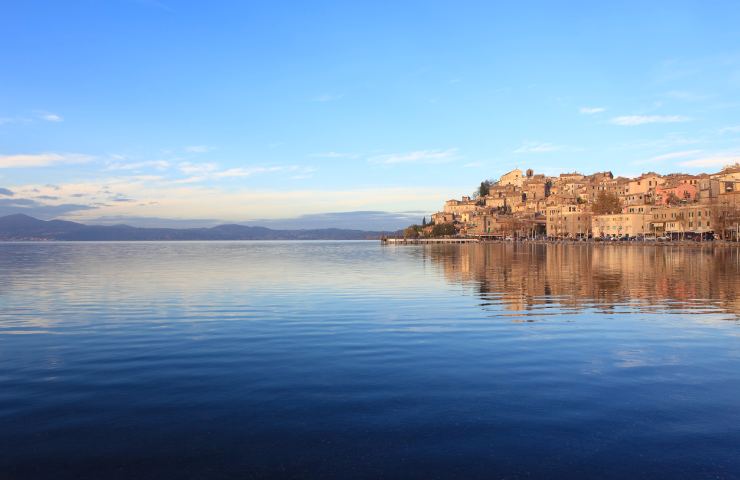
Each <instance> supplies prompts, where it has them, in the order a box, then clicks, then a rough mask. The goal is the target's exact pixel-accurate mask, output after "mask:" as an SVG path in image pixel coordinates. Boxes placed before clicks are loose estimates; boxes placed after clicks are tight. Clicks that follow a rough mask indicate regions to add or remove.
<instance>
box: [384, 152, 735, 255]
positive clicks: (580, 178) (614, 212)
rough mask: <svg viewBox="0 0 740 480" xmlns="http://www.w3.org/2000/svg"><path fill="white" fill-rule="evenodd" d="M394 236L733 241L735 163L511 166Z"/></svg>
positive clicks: (684, 242)
mask: <svg viewBox="0 0 740 480" xmlns="http://www.w3.org/2000/svg"><path fill="white" fill-rule="evenodd" d="M389 238H390V237H389ZM397 238H398V239H406V240H408V242H406V243H414V242H413V240H419V241H418V242H416V243H425V242H423V240H424V239H450V243H455V242H454V241H453V240H455V239H457V240H463V239H474V240H478V241H528V242H533V241H534V242H541V243H553V242H573V243H577V242H593V243H600V242H601V243H610V244H611V243H619V244H630V245H633V244H648V245H655V244H669V245H694V244H697V243H711V242H725V243H734V244H737V243H738V242H740V163H735V164H734V165H727V166H725V167H724V168H723V169H722V170H720V171H718V172H715V173H700V174H696V175H692V174H686V173H671V174H667V175H661V174H658V173H655V172H647V173H643V174H641V175H640V176H638V177H635V178H627V177H615V176H614V175H613V174H612V172H609V171H604V172H596V173H592V174H590V175H584V174H582V173H579V172H570V173H561V174H559V175H556V176H548V175H544V174H535V172H534V171H533V170H532V169H528V170H527V171H526V172H523V171H522V170H520V169H518V168H517V169H514V170H512V171H510V172H507V173H505V174H504V175H502V176H501V177H500V178H499V179H497V180H484V181H482V182H481V184H480V186H479V187H478V188H477V189H476V190H475V192H473V194H472V195H466V196H463V197H462V198H461V199H451V200H447V201H446V202H445V203H444V206H443V208H442V210H441V211H439V212H436V213H434V214H432V215H431V217H430V219H429V221H427V218H426V217H424V218H423V219H422V222H421V224H416V225H410V226H408V227H407V228H406V229H404V230H403V234H402V235H399V236H398V237H397ZM390 243H404V242H390ZM429 243H434V242H429ZM461 243H462V242H461Z"/></svg>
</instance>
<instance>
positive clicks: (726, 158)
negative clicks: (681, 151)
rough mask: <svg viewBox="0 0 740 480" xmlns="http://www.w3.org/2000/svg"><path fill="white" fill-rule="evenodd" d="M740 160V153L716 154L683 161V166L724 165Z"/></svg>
mask: <svg viewBox="0 0 740 480" xmlns="http://www.w3.org/2000/svg"><path fill="white" fill-rule="evenodd" d="M738 162H740V155H736V154H731V155H714V156H709V157H703V158H697V159H694V160H688V161H686V162H681V163H679V165H681V166H682V167H697V168H699V167H724V166H726V165H734V164H735V163H738Z"/></svg>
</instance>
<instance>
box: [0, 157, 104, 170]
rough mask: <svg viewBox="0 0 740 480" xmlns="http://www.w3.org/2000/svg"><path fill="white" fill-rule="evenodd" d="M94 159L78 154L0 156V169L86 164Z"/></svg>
mask: <svg viewBox="0 0 740 480" xmlns="http://www.w3.org/2000/svg"><path fill="white" fill-rule="evenodd" d="M94 158H95V157H93V156H91V155H82V154H79V153H37V154H18V155H0V168H36V167H49V166H53V165H67V164H74V163H86V162H89V161H92V160H93V159H94Z"/></svg>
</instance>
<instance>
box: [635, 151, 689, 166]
mask: <svg viewBox="0 0 740 480" xmlns="http://www.w3.org/2000/svg"><path fill="white" fill-rule="evenodd" d="M700 153H701V150H683V151H680V152H671V153H664V154H663V155H657V156H655V157H651V158H648V159H645V160H640V161H637V162H634V164H635V165H644V164H649V163H660V162H665V161H666V160H675V159H677V158H686V157H691V156H694V155H698V154H700Z"/></svg>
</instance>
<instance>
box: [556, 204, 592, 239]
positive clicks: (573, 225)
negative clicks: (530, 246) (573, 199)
mask: <svg viewBox="0 0 740 480" xmlns="http://www.w3.org/2000/svg"><path fill="white" fill-rule="evenodd" d="M546 222H547V223H546V229H547V235H548V236H550V237H561V238H576V237H580V236H588V235H589V233H590V232H591V212H589V211H588V210H587V209H586V208H585V206H584V205H579V204H574V205H553V206H549V207H547V209H546Z"/></svg>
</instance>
